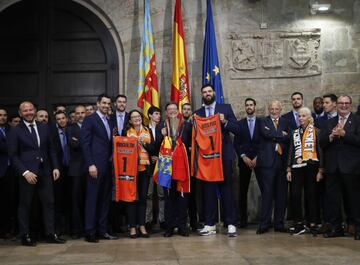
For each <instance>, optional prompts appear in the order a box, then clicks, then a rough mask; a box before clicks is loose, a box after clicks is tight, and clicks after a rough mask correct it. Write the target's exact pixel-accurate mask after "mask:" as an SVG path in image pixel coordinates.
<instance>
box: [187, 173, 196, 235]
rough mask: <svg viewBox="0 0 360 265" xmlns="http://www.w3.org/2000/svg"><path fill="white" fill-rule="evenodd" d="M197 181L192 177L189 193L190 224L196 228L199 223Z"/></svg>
mask: <svg viewBox="0 0 360 265" xmlns="http://www.w3.org/2000/svg"><path fill="white" fill-rule="evenodd" d="M197 182H198V180H197V179H196V178H194V177H191V178H190V191H191V192H190V194H189V219H190V226H191V227H192V228H196V227H197V224H198V208H197V199H196V197H197V188H198V187H197Z"/></svg>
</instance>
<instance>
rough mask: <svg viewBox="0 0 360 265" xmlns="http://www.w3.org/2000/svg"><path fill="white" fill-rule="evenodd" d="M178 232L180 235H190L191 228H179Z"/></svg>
mask: <svg viewBox="0 0 360 265" xmlns="http://www.w3.org/2000/svg"><path fill="white" fill-rule="evenodd" d="M178 234H179V235H180V236H184V237H188V236H189V230H188V229H187V228H183V229H178Z"/></svg>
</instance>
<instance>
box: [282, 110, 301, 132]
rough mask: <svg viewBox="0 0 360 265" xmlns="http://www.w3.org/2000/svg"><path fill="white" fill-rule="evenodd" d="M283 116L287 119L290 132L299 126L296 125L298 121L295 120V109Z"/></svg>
mask: <svg viewBox="0 0 360 265" xmlns="http://www.w3.org/2000/svg"><path fill="white" fill-rule="evenodd" d="M282 117H283V118H284V119H285V120H286V121H287V123H288V126H289V129H290V132H292V131H294V130H296V129H297V128H298V127H297V126H296V121H295V117H294V113H293V111H289V112H288V113H286V114H284V115H283V116H282Z"/></svg>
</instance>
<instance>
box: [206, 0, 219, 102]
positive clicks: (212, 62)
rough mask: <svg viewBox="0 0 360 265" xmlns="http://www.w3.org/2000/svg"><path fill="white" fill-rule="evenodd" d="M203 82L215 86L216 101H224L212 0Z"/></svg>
mask: <svg viewBox="0 0 360 265" xmlns="http://www.w3.org/2000/svg"><path fill="white" fill-rule="evenodd" d="M202 83H203V85H206V84H211V85H212V86H213V87H214V88H215V94H216V102H217V103H224V95H223V90H222V84H221V75H220V64H219V58H218V53H217V47H216V35H215V29H214V21H213V16H212V9H211V0H207V15H206V26H205V40H204V54H203V75H202Z"/></svg>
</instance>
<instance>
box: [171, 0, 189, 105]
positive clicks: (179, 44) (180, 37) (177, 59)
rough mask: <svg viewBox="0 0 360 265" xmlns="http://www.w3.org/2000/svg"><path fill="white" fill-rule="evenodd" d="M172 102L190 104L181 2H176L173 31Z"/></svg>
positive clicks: (178, 0)
mask: <svg viewBox="0 0 360 265" xmlns="http://www.w3.org/2000/svg"><path fill="white" fill-rule="evenodd" d="M171 101H173V102H176V103H178V106H179V110H180V111H181V109H182V108H181V107H182V104H184V103H189V102H190V88H189V74H188V69H187V64H186V48H185V35H184V29H183V23H182V15H181V1H180V0H176V4H175V15H174V31H173V75H172V84H171Z"/></svg>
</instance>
